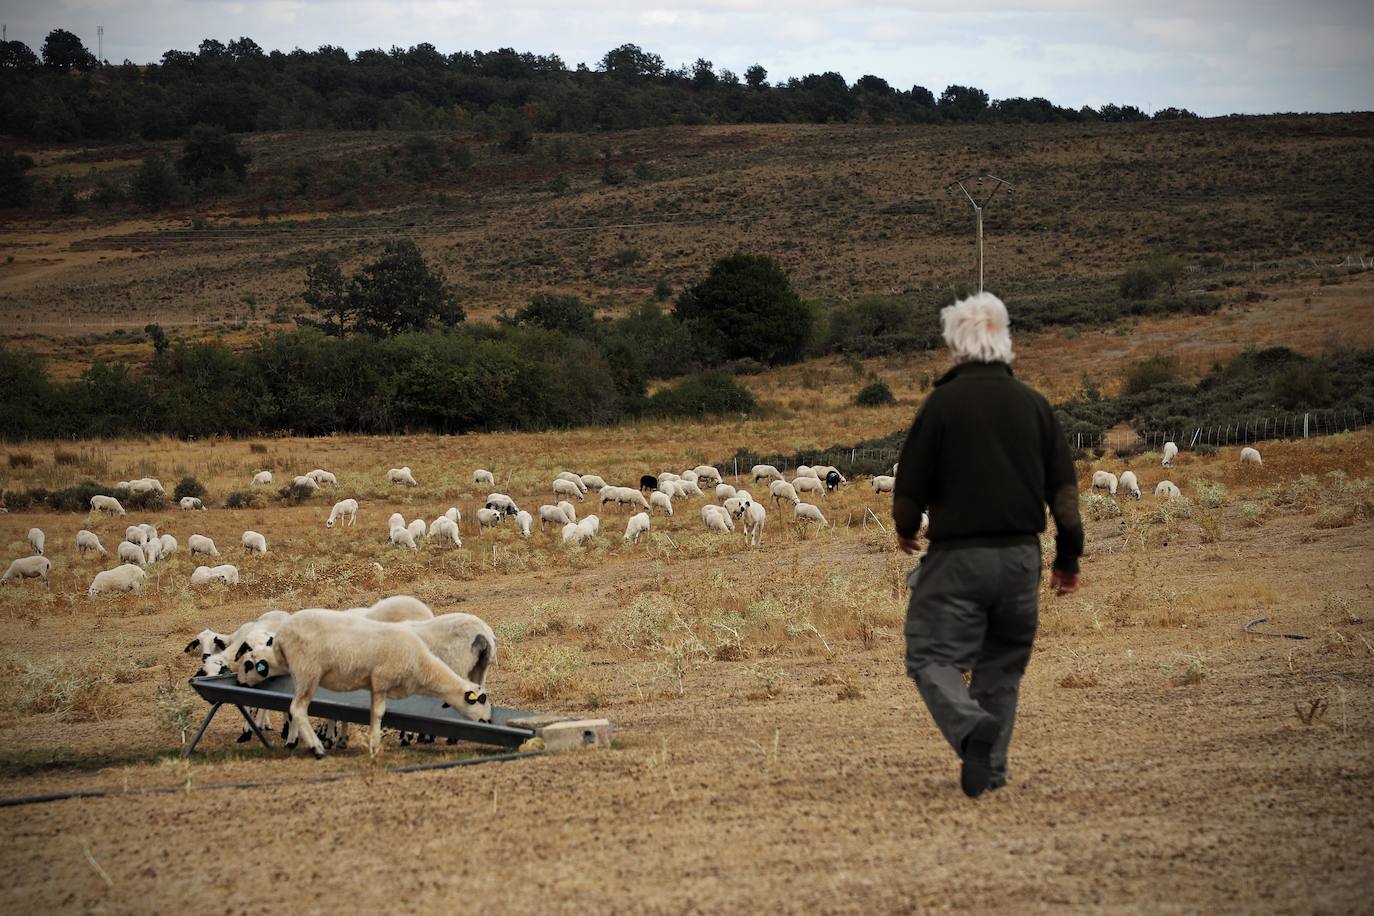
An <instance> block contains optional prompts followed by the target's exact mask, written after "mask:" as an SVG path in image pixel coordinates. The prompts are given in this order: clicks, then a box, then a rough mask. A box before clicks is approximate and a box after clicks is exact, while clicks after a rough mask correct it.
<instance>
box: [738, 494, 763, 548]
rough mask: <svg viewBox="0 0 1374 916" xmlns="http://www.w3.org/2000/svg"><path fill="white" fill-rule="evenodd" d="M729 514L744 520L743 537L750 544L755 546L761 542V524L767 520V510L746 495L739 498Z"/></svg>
mask: <svg viewBox="0 0 1374 916" xmlns="http://www.w3.org/2000/svg"><path fill="white" fill-rule="evenodd" d="M731 514H732V515H734V516H735V518H737V519H739V520H740V521H742V522H744V539H745V540H747V541H748V542H749V544H750V546H753V547H757V546H758V545H759V544H761V543H763V526H764V525H765V524H766V523H767V521H768V511H767V510H766V509H764V508H763V506H761V505H760V504H759V503H756V502H754V501H753V500H752V499H749V498H748V497H747V496H746V497H745V498H741V499H739V502H738V505H737V506H736V507H735V509H734V510H733V511H732V512H731Z"/></svg>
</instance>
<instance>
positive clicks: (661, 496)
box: [649, 490, 673, 515]
mask: <svg viewBox="0 0 1374 916" xmlns="http://www.w3.org/2000/svg"><path fill="white" fill-rule="evenodd" d="M654 509H662V510H663V511H664V512H666V513H668V515H672V514H673V499H672V497H671V496H669V495H668V494H667V493H664V492H663V491H662V490H655V491H654V492H652V493H650V494H649V510H650V511H653V510H654Z"/></svg>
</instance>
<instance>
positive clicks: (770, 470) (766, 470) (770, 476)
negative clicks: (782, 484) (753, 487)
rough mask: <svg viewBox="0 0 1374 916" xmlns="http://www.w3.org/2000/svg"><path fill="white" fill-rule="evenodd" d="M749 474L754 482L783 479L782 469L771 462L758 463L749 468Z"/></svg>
mask: <svg viewBox="0 0 1374 916" xmlns="http://www.w3.org/2000/svg"><path fill="white" fill-rule="evenodd" d="M749 476H750V477H751V478H752V479H753V481H754V483H758V482H759V481H760V480H782V471H779V470H778V469H777V468H775V467H773V466H772V465H771V464H756V465H754V466H753V467H752V468H750V469H749Z"/></svg>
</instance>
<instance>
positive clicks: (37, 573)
mask: <svg viewBox="0 0 1374 916" xmlns="http://www.w3.org/2000/svg"><path fill="white" fill-rule="evenodd" d="M51 571H52V560H49V559H48V558H47V557H43V556H34V557H20V558H19V559H17V560H15V561H14V562H13V563H11V564H10V568H9V569H7V570H5V574H4V575H3V576H0V582H8V581H10V580H11V579H16V580H17V579H42V580H43V587H44V588H51V587H52V586H51V584H50V583H49V582H48V573H49V572H51Z"/></svg>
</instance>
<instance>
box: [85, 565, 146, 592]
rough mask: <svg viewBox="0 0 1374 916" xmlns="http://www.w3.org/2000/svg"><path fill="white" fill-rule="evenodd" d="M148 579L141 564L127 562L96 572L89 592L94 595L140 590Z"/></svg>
mask: <svg viewBox="0 0 1374 916" xmlns="http://www.w3.org/2000/svg"><path fill="white" fill-rule="evenodd" d="M147 581H148V574H147V573H145V572H144V571H143V568H142V567H141V566H131V565H128V564H125V565H123V566H116V567H115V568H114V569H107V570H105V571H104V572H98V573H96V574H95V578H94V579H92V580H91V587H90V589H89V590H88V591H87V594H88V595H91V596H92V597H94V596H96V595H100V594H103V593H105V592H133V591H138V590H139V589H141V588H142V587H143V584H144V583H145V582H147Z"/></svg>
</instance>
